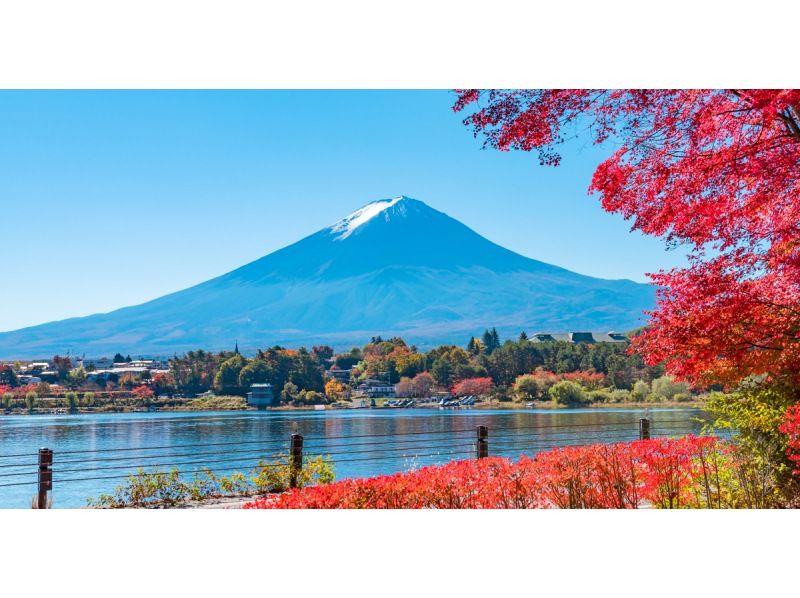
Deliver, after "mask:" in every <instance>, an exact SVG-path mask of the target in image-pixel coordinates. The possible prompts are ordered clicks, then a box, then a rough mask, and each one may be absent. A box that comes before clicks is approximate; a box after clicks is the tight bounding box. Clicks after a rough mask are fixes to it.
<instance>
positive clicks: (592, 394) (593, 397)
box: [586, 388, 611, 403]
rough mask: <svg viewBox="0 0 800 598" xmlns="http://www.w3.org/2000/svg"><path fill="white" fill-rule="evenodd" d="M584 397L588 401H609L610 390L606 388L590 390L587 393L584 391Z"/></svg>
mask: <svg viewBox="0 0 800 598" xmlns="http://www.w3.org/2000/svg"><path fill="white" fill-rule="evenodd" d="M586 397H587V399H588V401H589V402H590V403H610V402H611V390H609V389H608V388H599V389H597V390H590V391H589V392H588V393H586Z"/></svg>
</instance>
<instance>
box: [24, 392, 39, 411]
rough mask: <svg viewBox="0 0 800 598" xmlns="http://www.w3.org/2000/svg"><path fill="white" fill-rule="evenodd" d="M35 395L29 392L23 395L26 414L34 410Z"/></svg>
mask: <svg viewBox="0 0 800 598" xmlns="http://www.w3.org/2000/svg"><path fill="white" fill-rule="evenodd" d="M36 399H37V396H36V393H35V392H29V393H28V394H26V395H25V406H26V407H27V408H28V413H33V410H34V409H35V408H36Z"/></svg>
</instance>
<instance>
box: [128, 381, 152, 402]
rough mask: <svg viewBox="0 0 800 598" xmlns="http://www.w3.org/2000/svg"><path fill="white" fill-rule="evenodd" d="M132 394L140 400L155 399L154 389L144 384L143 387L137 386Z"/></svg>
mask: <svg viewBox="0 0 800 598" xmlns="http://www.w3.org/2000/svg"><path fill="white" fill-rule="evenodd" d="M131 394H133V396H135V397H136V398H139V399H152V398H153V395H154V393H153V389H152V388H150V387H149V386H145V385H144V384H143V385H141V386H137V387H136V388H134V389H133V390H132V391H131Z"/></svg>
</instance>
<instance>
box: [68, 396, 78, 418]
mask: <svg viewBox="0 0 800 598" xmlns="http://www.w3.org/2000/svg"><path fill="white" fill-rule="evenodd" d="M66 399H67V408H68V409H69V412H70V413H75V412H76V411H77V410H78V393H76V392H68V393H67V394H66Z"/></svg>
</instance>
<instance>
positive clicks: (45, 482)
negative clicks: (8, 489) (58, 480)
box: [36, 448, 53, 509]
mask: <svg viewBox="0 0 800 598" xmlns="http://www.w3.org/2000/svg"><path fill="white" fill-rule="evenodd" d="M52 465H53V451H52V449H49V448H40V449H39V491H38V493H37V497H36V508H37V509H46V508H47V493H48V492H49V491H50V490H52V489H53V470H52V469H51V466H52Z"/></svg>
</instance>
